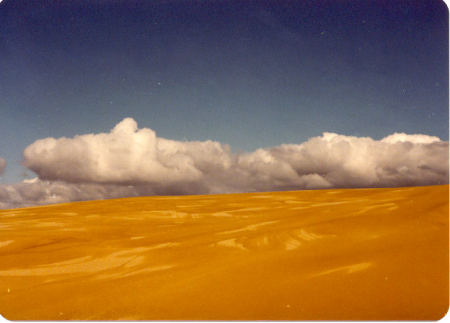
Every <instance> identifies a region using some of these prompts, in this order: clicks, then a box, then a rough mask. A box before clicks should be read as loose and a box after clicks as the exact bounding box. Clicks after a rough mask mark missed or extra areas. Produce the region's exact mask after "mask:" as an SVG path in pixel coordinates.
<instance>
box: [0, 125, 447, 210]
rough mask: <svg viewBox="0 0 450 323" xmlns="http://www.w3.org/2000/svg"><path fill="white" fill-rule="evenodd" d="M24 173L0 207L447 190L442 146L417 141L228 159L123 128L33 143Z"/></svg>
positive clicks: (282, 150)
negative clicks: (31, 176) (26, 179)
mask: <svg viewBox="0 0 450 323" xmlns="http://www.w3.org/2000/svg"><path fill="white" fill-rule="evenodd" d="M24 165H25V166H26V167H28V168H29V169H31V170H32V171H34V172H35V173H36V174H37V175H38V176H39V179H38V180H35V181H34V182H32V183H20V184H15V185H10V186H8V187H5V186H4V187H2V188H0V201H5V198H9V199H11V200H13V201H15V202H13V203H15V204H14V205H20V204H21V203H22V204H27V205H31V204H46V203H55V202H63V201H64V202H66V201H73V200H86V199H100V198H111V197H122V196H138V195H161V194H171V195H172V194H200V193H201V194H208V193H231V192H252V191H274V190H290V189H291V190H295V189H319V188H334V187H336V188H341V187H386V186H410V185H431V184H446V183H448V142H443V141H441V140H440V139H439V138H437V137H432V136H427V135H422V134H415V135H408V134H404V133H395V134H392V135H390V136H387V137H385V138H383V139H381V140H374V139H372V138H367V137H352V136H344V135H339V134H334V133H324V134H322V136H319V137H314V138H311V139H309V140H308V141H306V142H304V143H301V144H285V145H281V146H277V147H272V148H264V149H258V150H256V151H254V152H250V153H241V154H234V153H232V152H231V150H230V148H229V147H228V146H227V145H224V144H221V143H218V142H214V141H174V140H169V139H165V138H160V137H157V135H156V133H155V132H154V131H153V130H151V129H147V128H143V129H139V128H138V126H137V123H136V122H135V121H134V120H133V119H131V118H126V119H124V120H123V121H121V122H120V123H119V124H117V125H116V126H115V127H114V128H113V129H112V130H111V132H109V133H99V134H87V135H80V136H75V137H74V138H58V139H55V138H46V139H41V140H38V141H36V142H34V143H33V144H31V145H30V146H28V147H27V148H26V149H25V151H24ZM1 190H2V191H1ZM43 192H44V193H43ZM3 203H5V202H3ZM9 204H11V203H9ZM0 207H1V205H0Z"/></svg>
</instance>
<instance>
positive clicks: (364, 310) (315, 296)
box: [0, 185, 449, 320]
mask: <svg viewBox="0 0 450 323" xmlns="http://www.w3.org/2000/svg"><path fill="white" fill-rule="evenodd" d="M448 196H449V187H448V185H445V186H429V187H411V188H395V189H357V190H321V191H300V192H277V193H255V194H253V193H252V194H232V195H209V196H180V197H142V198H128V199H117V200H105V201H92V202H80V203H70V204H60V205H51V206H45V207H33V208H25V209H13V210H1V211H0V313H1V314H2V315H3V316H5V317H6V318H8V319H11V320H54V319H57V320H65V319H75V320H84V319H88V320H99V319H101V320H104V319H107V320H116V319H120V320H134V319H146V320H151V319H158V320H162V319H164V320H166V319H168V320H174V319H183V320H201V319H208V320H218V319H220V320H233V319H240V320H248V319H250V320H285V319H288V320H314V319H320V320H328V319H333V320H340V319H346V320H353V319H356V320H367V319H370V320H378V319H382V320H392V319H396V320H400V319H408V320H423V319H426V320H434V319H439V318H440V317H442V316H443V315H444V314H445V312H446V311H447V308H448V293H449V289H448V286H449V281H448V277H449V267H448V261H449V258H448V256H449V250H448V246H449V244H448V215H449V200H448Z"/></svg>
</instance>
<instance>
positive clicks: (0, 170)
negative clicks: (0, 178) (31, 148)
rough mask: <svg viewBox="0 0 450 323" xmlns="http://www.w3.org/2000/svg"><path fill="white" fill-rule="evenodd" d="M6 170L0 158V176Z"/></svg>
mask: <svg viewBox="0 0 450 323" xmlns="http://www.w3.org/2000/svg"><path fill="white" fill-rule="evenodd" d="M5 168H6V160H4V159H3V158H1V157H0V175H1V174H3V172H4V171H5Z"/></svg>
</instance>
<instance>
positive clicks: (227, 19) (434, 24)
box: [0, 0, 449, 183]
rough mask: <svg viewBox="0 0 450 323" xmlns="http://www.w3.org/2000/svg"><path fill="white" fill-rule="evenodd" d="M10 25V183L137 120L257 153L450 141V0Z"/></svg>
mask: <svg viewBox="0 0 450 323" xmlns="http://www.w3.org/2000/svg"><path fill="white" fill-rule="evenodd" d="M0 31H1V32H0V157H3V158H5V159H6V161H7V162H8V166H7V169H6V172H5V174H4V175H3V178H2V179H0V182H3V183H10V182H17V181H20V180H22V179H23V178H22V177H21V176H22V173H23V171H24V168H22V167H21V166H20V161H21V159H22V152H23V150H24V148H25V147H26V146H27V145H29V144H31V143H32V142H34V141H35V140H37V139H39V138H44V137H49V136H51V137H61V136H66V137H70V136H74V135H75V134H83V133H93V132H95V133H97V132H106V131H109V130H110V129H111V128H112V127H113V126H114V125H115V124H116V123H117V122H119V121H120V120H121V119H122V118H124V117H128V116H129V117H133V118H134V119H136V120H137V121H138V123H139V126H140V127H150V128H152V129H154V130H155V131H156V132H157V134H158V135H159V136H162V137H166V138H170V139H178V140H182V139H187V140H206V139H211V140H217V141H220V142H223V143H228V144H230V145H231V147H232V148H233V150H244V151H247V150H254V149H256V148H259V147H267V146H274V145H279V144H281V143H300V142H302V141H305V140H307V139H308V138H309V137H312V136H318V135H320V134H321V133H322V132H324V131H328V132H337V133H340V134H346V135H356V136H370V137H373V138H376V139H380V138H382V137H384V136H386V135H388V134H391V133H393V132H406V133H424V134H428V135H436V136H439V137H440V138H441V139H444V140H448V86H449V85H448V11H447V8H446V6H445V4H444V2H442V1H438V0H427V1H403V0H399V1H395V0H388V1H367V0H357V1H356V0H352V1H341V0H333V1H320V0H314V1H308V0H302V1H287V0H286V1H255V2H250V1H181V0H180V1H129V0H127V1H125V0H124V1H113V0H109V1H108V0H103V1H90V0H83V1H77V0H70V1H69V0H66V1H40V0H36V1H29V0H27V1H21V0H4V1H3V2H2V3H0ZM30 175H32V174H30Z"/></svg>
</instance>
